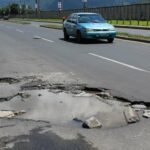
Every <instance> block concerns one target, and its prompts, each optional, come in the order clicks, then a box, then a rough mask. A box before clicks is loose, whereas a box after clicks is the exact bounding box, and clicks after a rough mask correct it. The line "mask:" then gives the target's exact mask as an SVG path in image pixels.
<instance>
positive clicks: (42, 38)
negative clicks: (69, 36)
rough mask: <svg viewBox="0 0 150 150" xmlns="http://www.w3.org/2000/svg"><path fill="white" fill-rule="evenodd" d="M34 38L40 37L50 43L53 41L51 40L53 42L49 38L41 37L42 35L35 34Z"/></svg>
mask: <svg viewBox="0 0 150 150" xmlns="http://www.w3.org/2000/svg"><path fill="white" fill-rule="evenodd" d="M34 38H38V39H42V40H44V41H47V42H50V43H53V42H54V41H52V40H49V39H46V38H43V37H41V36H37V35H35V36H34Z"/></svg>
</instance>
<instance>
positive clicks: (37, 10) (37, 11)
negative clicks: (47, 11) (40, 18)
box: [35, 0, 40, 15]
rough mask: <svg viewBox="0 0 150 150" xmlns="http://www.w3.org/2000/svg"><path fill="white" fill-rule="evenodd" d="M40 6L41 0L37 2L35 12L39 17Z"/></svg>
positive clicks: (36, 0)
mask: <svg viewBox="0 0 150 150" xmlns="http://www.w3.org/2000/svg"><path fill="white" fill-rule="evenodd" d="M39 4H40V1H39V0H35V12H36V15H38V13H39Z"/></svg>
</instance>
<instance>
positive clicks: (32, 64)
mask: <svg viewBox="0 0 150 150" xmlns="http://www.w3.org/2000/svg"><path fill="white" fill-rule="evenodd" d="M39 37H40V38H41V39H34V38H39ZM0 45H1V48H0V53H1V55H0V74H1V75H6V74H9V75H11V74H15V73H16V74H27V73H28V74H29V73H41V72H42V73H43V72H47V73H48V72H57V71H58V72H59V71H61V72H71V73H72V74H74V75H76V76H77V77H78V78H80V79H81V80H82V81H84V82H86V83H88V84H94V85H95V86H100V87H105V88H108V89H111V90H113V91H117V94H119V95H122V96H123V95H125V96H128V97H130V98H133V97H134V98H135V99H137V100H142V101H148V102H149V101H150V94H149V89H150V61H149V60H150V49H149V46H150V45H149V44H143V43H139V42H131V41H124V40H119V39H116V40H115V42H114V43H113V44H108V43H106V42H104V41H101V42H96V41H85V43H83V44H77V43H76V40H75V39H71V40H70V41H69V42H65V41H64V40H63V33H62V31H59V30H54V29H45V28H39V27H36V26H33V25H19V24H13V23H7V22H0Z"/></svg>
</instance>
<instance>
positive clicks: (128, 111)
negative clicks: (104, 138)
mask: <svg viewBox="0 0 150 150" xmlns="http://www.w3.org/2000/svg"><path fill="white" fill-rule="evenodd" d="M123 113H124V116H125V119H126V121H127V123H136V122H138V121H140V118H139V115H138V114H137V112H136V111H135V110H133V109H132V107H130V106H128V107H125V109H124V112H123Z"/></svg>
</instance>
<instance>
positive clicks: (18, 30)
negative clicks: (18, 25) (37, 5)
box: [16, 29, 24, 33]
mask: <svg viewBox="0 0 150 150" xmlns="http://www.w3.org/2000/svg"><path fill="white" fill-rule="evenodd" d="M16 31H17V32H20V33H24V31H22V30H20V29H16Z"/></svg>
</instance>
